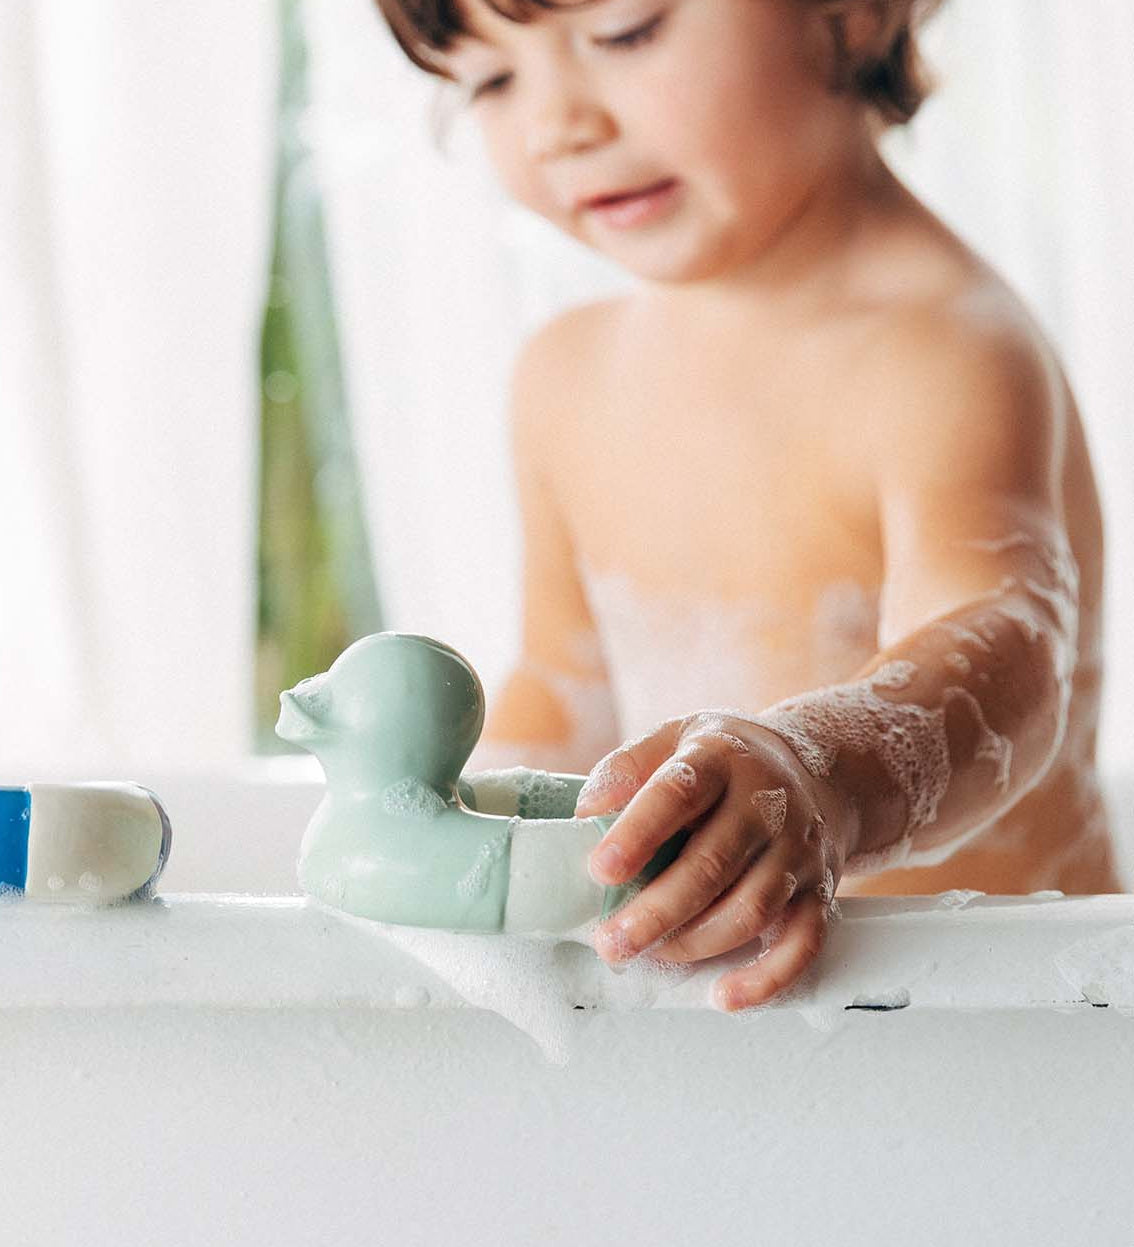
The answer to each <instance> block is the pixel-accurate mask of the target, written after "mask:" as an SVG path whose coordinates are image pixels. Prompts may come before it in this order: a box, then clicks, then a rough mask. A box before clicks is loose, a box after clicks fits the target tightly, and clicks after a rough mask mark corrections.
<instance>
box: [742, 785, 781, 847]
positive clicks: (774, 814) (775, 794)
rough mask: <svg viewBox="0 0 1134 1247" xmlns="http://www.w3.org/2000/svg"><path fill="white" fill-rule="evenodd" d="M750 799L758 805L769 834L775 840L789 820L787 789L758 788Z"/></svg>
mask: <svg viewBox="0 0 1134 1247" xmlns="http://www.w3.org/2000/svg"><path fill="white" fill-rule="evenodd" d="M749 801H750V802H751V804H752V805H754V806H755V807H756V809H757V811H758V813H759V815H760V817H761V819H763V821H764V826H765V828H766V829H767V832H768V835H769V836H770V837H771V838H772V839H773V840H774V839H775V838H776V837H777V836H778V835H779V834H780V832H781V831H783V829H784V823H785V822H786V821H787V789H786V788H758V789H757V790H756V791H755V792H754V793H753V794H752V796H751V797H750V798H749Z"/></svg>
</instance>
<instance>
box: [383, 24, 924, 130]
mask: <svg viewBox="0 0 1134 1247" xmlns="http://www.w3.org/2000/svg"><path fill="white" fill-rule="evenodd" d="M484 2H485V3H486V4H487V5H488V6H489V7H490V8H492V9H494V10H495V11H496V12H497V13H499V14H500V15H501V16H502V17H505V18H507V19H508V20H509V21H514V22H529V21H531V20H532V18H533V17H535V16H536V14H537V12H538V11H539V10H549V9H561V8H570V7H580V8H585V7H586V6H587V5H589V4H593V3H596V0H484ZM799 2H800V3H804V4H808V5H810V6H812V7H813V8H817V9H820V10H826V12H825V13H824V16H825V18H826V24H827V29H828V31H829V32H830V36H831V41H832V49H833V64H832V69H831V83H830V85H831V89H832V90H834V91H839V92H846V91H853V92H854V93H855V94H857V95H858V96H860V97H861V98H862V99H863V100H864V101H865V102H866V103H867V104H868V105H869V106H870V107H871V108H872V109H873V110H874V111H875V112H876V113H877V114H878V116H879V117H880V118H881V119H882V120H883V121H884V122H886V123H887V124H895V123H901V122H905V121H909V119H910V118H911V117H912V116H913V115H914V114H915V113H916V112H917V110H918V108H920V107H921V104H922V101H923V100H924V99H925V97H926V96H927V95H928V94H929V92H930V90H931V89H932V85H933V84H932V79H931V78H930V76H929V74H928V73H927V71H926V68H925V65H924V63H923V62H922V59H921V57H920V55H919V54H918V48H917V34H918V31H919V29H920V27H921V25H922V24H923V23H924V22H925V21H926V20H927V19H928V18H929V17H930V16H931V14H932V13H933V12H934V11H935V10H936V9H938V8H939V7H940V6H941V3H942V2H943V0H799ZM863 5H866V6H868V7H870V8H871V9H873V11H874V12H875V14H876V15H877V18H878V22H877V37H876V38H874V39H873V40H872V41H871V45H870V46H869V47H867V48H852V47H851V46H850V42H849V40H848V37H847V13H848V11H849V10H850V9H853V8H856V7H861V6H863ZM378 8H379V9H380V10H381V12H382V14H383V16H384V17H385V19H386V21H387V23H388V25H389V27H390V29H391V30H392V31H393V34H394V37H395V38H396V39H397V41H398V43H399V44H400V45H401V47H402V50H403V51H404V52H405V54H406V55H407V56H408V57H409V58H410V60H411V61H413V63H414V64H415V65H418V66H420V68H422V69H424V70H426V71H427V72H428V73H431V74H437V75H438V76H440V77H442V78H447V77H449V74H448V73H447V72H446V70H445V69H444V67H443V66H442V65H441V63H440V62H439V61H438V60H436V59H435V58H434V57H433V56H432V55H431V54H432V53H438V52H440V53H445V52H448V51H449V50H450V49H451V48H452V46H453V44H454V43H455V42H456V40H458V39H460V38H462V37H463V36H471V35H472V31H471V30H470V28H469V26H468V24H467V22H466V20H465V14H464V12H463V5H462V3H461V0H378Z"/></svg>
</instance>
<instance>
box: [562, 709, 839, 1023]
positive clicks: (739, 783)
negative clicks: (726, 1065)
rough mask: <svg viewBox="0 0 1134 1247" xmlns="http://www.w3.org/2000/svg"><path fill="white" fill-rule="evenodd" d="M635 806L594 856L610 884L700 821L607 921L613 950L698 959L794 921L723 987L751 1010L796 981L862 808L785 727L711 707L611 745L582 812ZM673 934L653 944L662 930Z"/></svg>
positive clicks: (724, 996) (814, 943)
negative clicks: (814, 771) (806, 760)
mask: <svg viewBox="0 0 1134 1247" xmlns="http://www.w3.org/2000/svg"><path fill="white" fill-rule="evenodd" d="M623 806H625V807H626V808H625V811H624V812H623V813H622V814H620V815H619V817H618V821H617V822H616V823H615V824H614V826H613V827H612V828H611V829H610V832H609V833H608V834H607V835H606V837H605V838H604V839H603V841H602V843H601V844H599V845H598V846H596V848H595V849H594V851H593V852H592V853H591V857H590V863H589V866H590V871H591V874H592V876H593V877H594V878H595V879H596V880H597V881H598V882H600V883H605V884H619V883H625V882H627V881H629V880H630V879H632V878H633V877H634V876H635V875H636V874H638V872H639V871H641V870H642V868H643V867H644V866H645V865H646V863H647V862H648V861H649V860H650V858H651V857H653V855H654V853H655V852H656V851H657V850H658V849H659V848H660V847H661V845H662V844H663V843H665V841H666V840H668V839H669V838H670V837H671V836H673V835H675V834H676V833H677V832H679V831H680V830H681V829H682V828H691V829H692V834H691V835H690V837H689V839H688V841H687V843H686V844H685V846H684V847H683V848H682V850H681V853H680V854H679V856H678V857H677V859H676V860H675V861H674V862H673V863H672V864H671V865H670V866H668V867H667V868H666V869H665V870H664V871H663V872H662V873H661V874H660V875H659V876H658V877H657V878H656V879H654V880H652V881H651V882H650V883H649V884H648V885H647V886H646V887H645V888H643V890H642V892H641V893H640V894H639V895H638V896H636V897H635V898H634V899H633V900H632V901H630V902H629V903H628V904H627V905H625V906H624V907H623V908H622V909H621V910H620V911H619V912H618V913H617V914H615V915H614V916H612V917H611V918H609V919H608V920H607V921H606V922H605V923H604V924H603V925H602V926H601V927H600V928H599V929H598V932H597V934H596V941H595V944H596V949H597V951H598V952H599V955H600V956H602V957H603V958H604V960H606V961H608V962H618V961H622V960H624V959H626V958H628V957H633V956H635V955H636V954H638V953H640V952H643V951H645V950H646V949H649V950H650V956H651V957H655V958H658V959H660V960H665V961H679V962H687V961H699V960H702V959H704V958H707V957H715V956H718V955H719V954H721V953H727V952H730V951H732V950H733V949H736V948H740V947H742V946H743V945H745V944H748V943H749V942H751V941H752V940H754V939H755V938H756V937H757V936H759V935H760V933H761V932H762V931H765V930H766V929H767V928H768V927H769V926H771V925H772V924H775V927H776V929H777V931H778V930H779V929H780V928H781V927H782V934H780V935H779V938H778V940H777V941H776V942H775V943H774V944H772V945H771V947H770V949H769V950H768V951H766V952H765V953H763V954H761V956H760V958H759V959H758V960H757V961H756V962H754V963H753V964H750V965H747V966H743V967H741V968H739V969H736V970H732V971H730V972H729V973H728V974H725V975H724V976H722V978H721V979H720V980H719V982H718V983H717V986H716V997H717V1002H718V1004H719V1005H720V1006H721V1007H722V1008H725V1009H729V1010H733V1009H743V1008H745V1007H747V1006H749V1005H755V1004H760V1003H762V1002H763V1001H765V1000H767V999H769V997H771V996H773V995H775V994H776V993H777V992H779V991H782V990H783V989H784V988H786V987H788V986H790V985H791V984H792V983H794V982H795V980H796V979H797V978H799V976H800V975H801V974H802V973H803V972H804V970H806V969H807V967H808V966H809V965H810V964H811V962H812V961H813V960H814V959H815V957H816V956H818V954H819V951H820V950H821V948H822V947H823V943H824V939H825V937H826V929H827V921H828V916H829V912H830V908H831V906H832V903H833V898H834V894H835V888H836V887H837V886H838V882H839V879H840V877H841V874H842V869H843V863H844V862H845V861H846V858H847V855H848V853H849V852H850V851H852V850H853V847H854V838H855V836H856V835H857V818H856V816H855V812H854V809H853V807H852V805H851V803H850V802H849V801H848V799H847V798H845V797H844V796H842V795H841V794H840V793H839V792H838V791H837V790H836V789H835V788H834V787H832V786H831V785H830V784H829V783H825V782H823V781H820V780H816V779H814V778H813V777H812V776H811V775H810V774H809V773H808V772H807V770H806V769H805V768H804V767H803V765H802V764H801V763H800V762H799V760H798V759H797V758H796V756H795V754H794V753H792V751H791V749H790V748H789V747H788V746H787V745H786V744H785V742H784V741H783V740H782V739H781V738H780V737H779V736H777V735H776V734H775V733H774V732H771V731H769V730H768V729H767V728H764V727H760V726H758V725H757V724H755V723H752V722H750V721H749V720H747V719H744V718H741V717H737V716H733V715H729V714H726V713H724V712H718V711H705V712H702V713H699V714H694V715H690V716H689V717H688V718H685V719H671V720H668V721H667V722H665V723H663V724H662V725H661V726H660V727H658V728H657V729H656V730H655V731H653V732H651V733H649V734H648V735H646V736H643V737H641V738H639V739H638V740H634V741H630V742H628V743H627V744H625V745H623V746H621V747H620V748H619V749H616V750H614V751H613V752H612V753H609V754H607V755H606V757H605V758H603V759H602V760H601V761H600V762H599V763H598V764H597V765H596V766H595V767H594V769H593V770H592V771H591V773H590V776H589V778H588V780H587V783H586V785H585V786H584V787H583V789H582V791H581V792H580V793H579V799H578V802H577V804H576V809H575V812H576V815H578V816H579V817H589V816H591V815H594V814H604V813H609V812H611V811H613V810H617V809H620V808H621V807H623ZM663 939H664V940H665V943H664V944H662V945H661V946H660V947H656V948H655V947H654V945H656V944H657V943H658V941H660V940H663Z"/></svg>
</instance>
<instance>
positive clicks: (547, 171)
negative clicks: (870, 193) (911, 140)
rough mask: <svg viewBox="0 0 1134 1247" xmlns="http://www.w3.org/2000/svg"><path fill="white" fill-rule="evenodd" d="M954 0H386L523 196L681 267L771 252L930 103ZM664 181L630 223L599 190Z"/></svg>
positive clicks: (659, 263)
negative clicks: (867, 154) (609, 207)
mask: <svg viewBox="0 0 1134 1247" xmlns="http://www.w3.org/2000/svg"><path fill="white" fill-rule="evenodd" d="M939 2H940V0H378V4H379V7H380V8H381V10H382V12H383V13H384V14H385V16H386V18H387V21H388V22H389V24H390V26H391V28H392V30H393V32H394V34H395V36H396V37H397V39H398V41H399V43H400V44H401V46H402V47H403V49H404V50H405V51H406V53H407V54H408V55H409V56H410V58H411V59H412V60H413V61H414V62H415V63H416V64H418V65H419V66H421V67H422V68H424V69H426V70H428V71H429V72H431V73H434V74H437V75H439V76H441V77H443V78H448V79H450V80H451V81H453V82H455V83H456V84H458V86H459V87H460V88H461V89H462V94H463V95H464V97H465V99H466V100H467V101H468V107H469V108H470V109H471V111H472V112H473V113H474V114H475V115H476V117H477V119H478V121H479V123H480V126H481V129H482V131H483V134H484V136H485V140H486V144H487V148H488V151H489V154H490V156H491V158H492V160H493V163H494V164H495V165H496V168H497V170H498V172H499V174H500V176H501V178H502V180H503V182H504V185H505V188H506V189H507V190H508V191H509V192H510V193H511V194H512V195H513V197H514V198H516V199H517V200H518V201H519V202H521V203H523V204H525V205H526V206H527V207H529V208H531V209H533V210H534V211H536V212H538V213H539V214H540V215H542V216H544V217H546V218H548V219H549V220H550V221H552V223H553V224H555V225H558V226H559V227H560V228H561V229H563V230H564V231H565V232H567V233H568V234H571V235H573V236H574V237H576V238H579V239H580V240H581V241H583V242H585V243H587V244H588V245H590V246H592V247H595V248H596V249H598V250H600V251H603V252H604V253H606V254H608V255H610V256H611V257H612V258H613V259H615V260H616V261H618V262H620V263H622V264H623V265H624V266H625V267H627V268H629V269H631V270H632V271H635V272H637V273H639V274H640V275H643V276H647V277H653V278H655V279H658V280H676V281H688V280H697V279H701V278H705V277H710V276H713V275H714V274H717V273H720V272H724V271H726V270H728V269H729V268H731V267H733V266H734V265H736V264H740V263H743V262H744V260H745V259H746V258H748V257H750V256H753V255H755V254H757V253H758V252H759V251H760V250H761V246H762V244H766V243H767V241H768V240H769V239H771V238H773V237H774V236H775V234H776V232H777V231H778V229H779V228H781V227H783V226H784V225H786V224H787V223H788V222H789V221H790V219H791V218H792V216H793V215H794V214H795V213H796V212H797V211H798V210H799V209H800V208H801V207H802V206H803V205H804V204H805V203H806V201H807V199H808V198H809V197H810V196H811V195H812V194H814V193H815V190H816V188H817V187H818V185H819V184H820V182H821V181H822V180H823V179H824V178H826V177H828V176H829V175H830V173H831V171H832V170H833V169H836V168H838V167H840V165H841V164H844V163H846V162H847V161H849V160H861V155H862V152H863V151H864V150H865V148H866V146H867V145H869V147H870V150H871V152H872V151H873V142H874V138H875V137H876V135H877V132H878V130H879V129H880V128H882V126H884V125H887V124H892V123H895V122H903V121H906V120H908V119H909V118H910V117H912V116H913V114H914V113H915V112H916V111H917V109H918V106H919V105H920V103H921V101H922V99H923V98H924V95H925V93H926V85H925V80H924V78H923V76H922V71H921V66H920V63H919V60H918V56H917V46H916V36H917V30H918V27H919V24H920V22H921V21H922V20H924V18H925V17H926V16H927V15H928V13H929V12H930V11H931V10H932V9H934V8H936V7H937V6H938V3H939ZM659 184H661V185H665V184H668V186H669V191H668V193H667V194H665V195H661V196H659V197H657V198H656V199H654V200H652V201H650V204H649V207H650V211H647V212H646V213H645V214H644V216H643V217H640V218H639V219H638V220H637V221H632V222H631V223H630V224H627V223H626V222H625V221H623V222H621V223H620V222H619V221H618V219H617V218H616V217H615V216H613V215H612V214H611V213H610V212H602V211H599V210H596V209H595V208H594V207H593V206H591V205H589V204H588V203H587V202H586V201H588V200H590V199H592V198H594V197H595V196H608V195H612V194H615V193H624V192H627V191H632V190H641V189H643V188H647V187H650V186H654V185H659ZM640 206H646V205H640Z"/></svg>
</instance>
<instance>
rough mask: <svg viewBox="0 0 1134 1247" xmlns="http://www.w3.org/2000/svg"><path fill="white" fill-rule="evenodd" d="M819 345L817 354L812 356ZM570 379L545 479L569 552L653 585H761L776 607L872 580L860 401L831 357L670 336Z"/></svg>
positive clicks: (795, 606)
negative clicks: (567, 415)
mask: <svg viewBox="0 0 1134 1247" xmlns="http://www.w3.org/2000/svg"><path fill="white" fill-rule="evenodd" d="M821 355H822V352H820V353H819V356H821ZM636 363H637V367H636V368H635V369H634V370H633V371H618V370H616V369H615V368H613V367H612V368H611V369H609V370H606V371H605V372H603V371H600V373H599V375H598V377H597V378H596V383H595V384H594V385H593V388H592V387H584V391H583V392H582V393H581V394H580V395H579V405H578V407H577V408H576V417H575V419H574V421H573V428H572V430H571V436H570V437H569V438H566V439H565V440H566V441H567V442H569V443H570V444H569V446H568V447H567V450H566V459H565V466H566V464H569V465H570V467H569V471H568V472H565V473H564V474H563V475H562V476H560V477H559V478H558V483H557V486H556V488H557V491H558V492H559V496H560V500H561V502H562V504H563V506H564V510H565V513H566V515H567V518H568V524H569V525H570V527H571V529H572V534H573V537H574V541H575V546H576V551H577V553H578V555H579V556H580V558H581V559H582V560H583V561H585V562H587V563H588V564H590V565H592V566H596V567H600V568H605V569H617V570H618V571H620V572H621V573H623V574H625V575H626V576H628V577H630V578H632V579H633V580H634V581H636V582H637V583H640V584H642V585H644V586H652V587H653V588H655V589H660V590H665V589H667V588H670V587H672V588H679V589H681V590H682V591H684V592H687V593H689V594H697V593H702V594H706V595H717V596H721V597H724V598H741V597H747V596H750V595H754V594H761V593H763V594H766V595H768V596H769V598H773V599H775V601H776V602H778V603H779V604H780V605H782V606H783V608H784V609H785V611H786V612H788V613H789V614H790V613H791V612H793V611H796V612H797V611H799V610H805V609H809V608H810V607H811V606H812V605H813V604H814V602H815V600H816V599H817V598H818V597H820V596H821V595H822V594H823V592H824V590H825V589H826V588H827V587H828V586H829V585H831V584H832V583H836V582H845V581H848V580H849V581H855V582H857V583H859V584H861V585H864V586H867V587H877V586H878V584H879V583H880V582H881V578H882V552H881V548H880V543H879V536H878V531H879V530H878V520H877V514H876V508H875V502H874V493H873V488H872V483H871V477H870V471H869V455H868V454H867V453H866V452H865V448H864V437H863V433H864V430H863V427H862V422H863V420H864V419H865V418H867V416H868V414H869V413H867V412H864V411H862V410H856V409H855V404H854V400H852V399H850V398H848V397H847V396H846V395H845V394H844V393H843V392H842V391H841V388H840V381H839V368H838V363H837V361H836V360H833V359H831V358H827V359H823V358H821V357H814V358H809V356H808V352H807V350H806V348H798V349H797V351H796V353H795V355H794V356H793V357H788V358H785V357H784V356H783V354H782V353H780V352H777V351H775V350H773V349H764V350H760V349H753V347H752V345H751V343H745V342H744V341H743V340H738V341H737V342H735V343H733V344H732V345H731V347H729V346H726V345H725V344H717V346H716V347H715V349H713V350H712V351H711V352H709V351H704V350H698V349H696V348H695V347H686V348H684V349H683V348H682V347H680V346H673V345H672V344H671V345H670V348H669V349H665V346H664V344H659V345H658V347H657V348H656V349H652V350H648V351H642V352H640V353H637V354H636Z"/></svg>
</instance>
